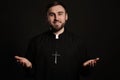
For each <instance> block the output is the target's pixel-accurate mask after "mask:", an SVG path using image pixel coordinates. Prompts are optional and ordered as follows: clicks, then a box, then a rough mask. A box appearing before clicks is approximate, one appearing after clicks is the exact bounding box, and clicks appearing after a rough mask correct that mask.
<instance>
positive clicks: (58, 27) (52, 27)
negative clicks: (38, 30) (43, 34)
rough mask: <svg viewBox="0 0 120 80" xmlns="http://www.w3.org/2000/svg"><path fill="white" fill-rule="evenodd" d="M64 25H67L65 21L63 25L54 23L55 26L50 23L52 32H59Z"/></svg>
mask: <svg viewBox="0 0 120 80" xmlns="http://www.w3.org/2000/svg"><path fill="white" fill-rule="evenodd" d="M64 26H65V23H63V24H62V25H61V26H59V25H54V26H52V25H50V29H51V31H52V32H58V31H60V30H61V29H62V28H63V27H64Z"/></svg>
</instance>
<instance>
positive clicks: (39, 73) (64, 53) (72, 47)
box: [26, 30, 88, 80]
mask: <svg viewBox="0 0 120 80" xmlns="http://www.w3.org/2000/svg"><path fill="white" fill-rule="evenodd" d="M86 52H87V51H86V47H85V45H84V41H83V40H82V38H80V37H79V36H77V35H75V34H73V33H71V32H69V31H67V30H65V31H64V32H63V33H62V34H60V35H59V39H56V38H55V35H54V34H53V33H52V32H51V31H47V32H44V33H42V34H40V35H38V36H36V37H35V38H33V39H32V41H31V42H30V45H29V48H28V52H27V55H26V57H27V58H28V59H29V60H30V61H31V62H32V64H33V68H32V69H31V72H32V76H33V77H34V78H35V80H79V77H80V75H81V74H82V72H83V70H84V68H83V67H82V64H83V62H85V61H86V60H87V59H88V57H87V54H86ZM55 54H56V56H55Z"/></svg>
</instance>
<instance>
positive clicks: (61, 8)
mask: <svg viewBox="0 0 120 80" xmlns="http://www.w3.org/2000/svg"><path fill="white" fill-rule="evenodd" d="M60 11H62V12H65V9H64V7H63V6H61V5H55V6H52V7H50V8H49V9H48V12H60Z"/></svg>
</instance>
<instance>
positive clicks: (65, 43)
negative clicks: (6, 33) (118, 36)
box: [15, 1, 99, 80]
mask: <svg viewBox="0 0 120 80" xmlns="http://www.w3.org/2000/svg"><path fill="white" fill-rule="evenodd" d="M47 20H48V23H49V24H50V30H48V31H47V32H44V33H42V34H40V35H39V36H37V37H35V38H33V39H32V41H31V43H30V45H29V48H28V52H27V54H26V56H25V57H20V56H15V59H16V60H17V62H19V63H20V64H22V65H23V66H24V67H26V68H28V70H29V71H30V73H31V74H32V76H33V78H34V80H79V76H80V75H82V74H86V72H87V70H88V71H89V69H90V68H91V67H94V65H95V64H96V62H97V61H98V60H99V58H95V59H89V58H88V57H87V55H86V48H85V45H84V43H83V41H82V39H81V38H80V37H79V36H77V35H75V34H73V33H71V32H69V31H68V30H67V29H66V26H65V23H66V21H67V20H68V13H67V11H66V8H65V6H64V5H63V4H62V3H60V2H58V1H54V2H52V3H51V4H49V5H48V7H47Z"/></svg>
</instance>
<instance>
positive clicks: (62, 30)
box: [54, 27, 64, 36]
mask: <svg viewBox="0 0 120 80" xmlns="http://www.w3.org/2000/svg"><path fill="white" fill-rule="evenodd" d="M63 32H64V27H63V28H62V29H60V30H59V31H57V32H54V34H55V35H58V36H59V35H60V34H62V33H63Z"/></svg>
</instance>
